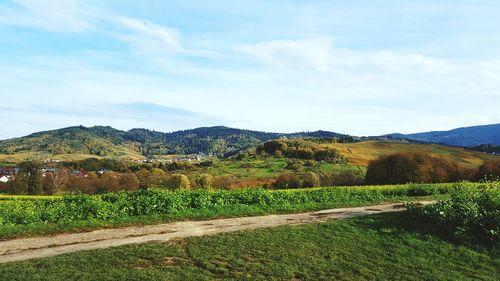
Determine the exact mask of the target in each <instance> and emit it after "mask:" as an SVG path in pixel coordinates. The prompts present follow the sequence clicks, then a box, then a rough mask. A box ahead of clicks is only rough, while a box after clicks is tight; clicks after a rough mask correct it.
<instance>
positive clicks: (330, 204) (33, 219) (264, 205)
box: [0, 184, 452, 237]
mask: <svg viewBox="0 0 500 281" xmlns="http://www.w3.org/2000/svg"><path fill="white" fill-rule="evenodd" d="M451 187H452V185H449V184H443V185H400V186H372V187H336V188H312V189H298V190H279V191H271V190H264V189H245V190H239V191H224V190H219V191H210V190H205V189H198V190H193V191H168V190H163V189H142V190H138V191H129V192H125V191H121V192H112V193H105V194H102V195H93V196H92V195H84V194H80V195H67V196H64V197H62V198H49V199H44V200H16V199H13V200H9V201H0V226H2V227H0V237H2V236H3V237H8V236H12V235H14V236H16V235H20V234H22V233H24V234H28V233H39V232H44V231H49V232H50V231H53V232H58V231H61V230H64V231H66V230H68V229H70V228H72V227H76V228H79V227H82V226H84V227H89V226H92V227H98V226H102V225H109V224H110V223H111V224H115V223H120V222H121V223H129V222H131V221H134V220H135V219H134V218H137V220H138V221H141V222H147V221H148V218H149V220H151V221H154V222H157V221H158V220H169V219H187V218H198V219H201V218H209V217H227V216H245V215H253V214H266V213H275V212H296V211H305V210H317V209H325V208H336V207H346V206H357V205H369V204H375V203H380V202H395V201H402V200H412V197H414V196H440V195H443V194H447V193H448V192H449V190H450V188H451ZM82 222H83V223H82ZM85 222H89V223H85Z"/></svg>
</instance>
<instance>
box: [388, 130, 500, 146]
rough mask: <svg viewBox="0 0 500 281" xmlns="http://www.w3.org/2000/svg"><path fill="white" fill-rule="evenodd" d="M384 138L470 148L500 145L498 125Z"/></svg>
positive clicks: (395, 135) (393, 135)
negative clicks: (483, 145) (482, 145)
mask: <svg viewBox="0 0 500 281" xmlns="http://www.w3.org/2000/svg"><path fill="white" fill-rule="evenodd" d="M384 137H390V138H401V139H408V140H414V141H420V142H429V143H439V144H445V145H452V146H463V147H472V146H478V145H481V144H491V145H500V124H493V125H484V126H472V127H464V128H457V129H454V130H450V131H434V132H425V133H417V134H406V135H405V134H390V135H385V136H384Z"/></svg>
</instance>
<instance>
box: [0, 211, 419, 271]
mask: <svg viewBox="0 0 500 281" xmlns="http://www.w3.org/2000/svg"><path fill="white" fill-rule="evenodd" d="M420 203H422V204H426V203H429V202H420ZM403 210H405V208H404V206H403V204H400V203H398V204H387V205H377V206H369V207H357V208H342V209H331V210H323V211H318V212H310V213H300V214H284V215H269V216H259V217H242V218H230V219H217V220H209V221H182V222H174V223H166V224H159V225H146V226H132V227H126V228H117V229H102V230H96V231H92V232H84V233H73V234H61V235H57V236H52V237H35V238H26V239H16V240H9V241H4V242H0V263H6V262H14V261H22V260H29V259H38V258H45V257H52V256H57V255H62V254H67V253H73V252H78V251H83V250H94V249H104V248H109V247H116V246H122V245H127V244H139V243H147V242H152V241H168V240H171V239H176V238H187V237H192V236H202V235H212V234H218V233H225V232H234V231H240V230H249V229H257V228H269V227H275V226H280V225H296V224H307V223H317V222H323V221H326V220H331V219H344V218H352V217H359V216H367V215H371V214H378V213H387V212H400V211H403Z"/></svg>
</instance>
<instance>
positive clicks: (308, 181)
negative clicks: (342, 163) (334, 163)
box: [302, 172, 321, 188]
mask: <svg viewBox="0 0 500 281" xmlns="http://www.w3.org/2000/svg"><path fill="white" fill-rule="evenodd" d="M319 186H321V181H320V180H319V177H318V175H317V174H316V173H313V172H308V173H307V174H305V175H304V177H303V180H302V187H305V188H310V187H319Z"/></svg>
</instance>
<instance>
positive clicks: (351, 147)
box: [321, 141, 494, 168]
mask: <svg viewBox="0 0 500 281" xmlns="http://www.w3.org/2000/svg"><path fill="white" fill-rule="evenodd" d="M321 146H323V147H330V148H335V149H337V150H338V151H339V152H340V153H341V154H342V155H344V156H345V157H346V158H347V159H348V162H349V164H351V165H359V166H368V163H369V162H370V161H371V160H374V159H377V158H379V157H380V156H383V155H388V154H394V153H399V152H423V153H426V154H430V155H434V156H442V157H445V158H449V159H450V160H455V161H457V162H458V163H460V164H461V165H463V166H465V167H468V168H477V167H479V166H480V165H481V164H482V163H483V161H484V160H486V159H489V158H491V157H494V156H491V155H488V154H484V153H479V152H476V151H471V150H466V149H463V148H458V147H447V146H440V145H435V144H417V143H402V142H390V141H365V142H357V143H328V144H322V145H321Z"/></svg>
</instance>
